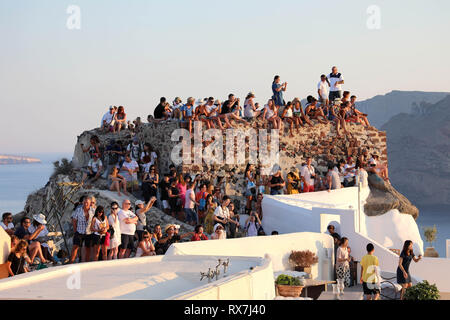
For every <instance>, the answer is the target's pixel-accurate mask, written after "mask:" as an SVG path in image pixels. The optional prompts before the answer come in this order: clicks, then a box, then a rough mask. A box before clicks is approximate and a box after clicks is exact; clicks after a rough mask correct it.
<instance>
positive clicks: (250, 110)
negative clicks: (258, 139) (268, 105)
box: [244, 92, 261, 120]
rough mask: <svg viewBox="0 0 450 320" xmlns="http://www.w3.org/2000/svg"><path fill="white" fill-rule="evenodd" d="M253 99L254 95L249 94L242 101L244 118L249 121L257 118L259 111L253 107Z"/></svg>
mask: <svg viewBox="0 0 450 320" xmlns="http://www.w3.org/2000/svg"><path fill="white" fill-rule="evenodd" d="M254 98H255V94H254V93H253V92H249V93H248V94H247V97H246V98H245V101H244V118H246V119H248V120H251V119H254V118H257V117H258V116H259V115H260V113H261V111H260V110H258V108H257V107H256V105H255V102H254V101H253V99H254Z"/></svg>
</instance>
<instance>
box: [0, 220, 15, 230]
mask: <svg viewBox="0 0 450 320" xmlns="http://www.w3.org/2000/svg"><path fill="white" fill-rule="evenodd" d="M0 226H2V228H3V229H5V230H7V229H14V224H13V223H12V222H10V223H8V225H7V226H6V225H5V224H4V223H3V221H2V222H0Z"/></svg>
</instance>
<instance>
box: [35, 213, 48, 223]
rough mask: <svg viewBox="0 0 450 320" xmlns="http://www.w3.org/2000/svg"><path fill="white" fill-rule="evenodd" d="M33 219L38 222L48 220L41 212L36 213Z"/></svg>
mask: <svg viewBox="0 0 450 320" xmlns="http://www.w3.org/2000/svg"><path fill="white" fill-rule="evenodd" d="M33 219H34V220H35V221H37V222H39V223H40V224H47V220H45V216H44V215H43V214H42V213H40V214H35V215H34V216H33Z"/></svg>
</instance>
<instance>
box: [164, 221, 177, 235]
mask: <svg viewBox="0 0 450 320" xmlns="http://www.w3.org/2000/svg"><path fill="white" fill-rule="evenodd" d="M169 228H173V229H174V230H175V225H174V224H170V223H169V224H168V225H166V227H165V228H164V232H166V233H167V230H169Z"/></svg>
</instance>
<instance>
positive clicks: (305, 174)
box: [300, 157, 316, 192]
mask: <svg viewBox="0 0 450 320" xmlns="http://www.w3.org/2000/svg"><path fill="white" fill-rule="evenodd" d="M311 163H312V159H311V157H308V158H306V164H305V165H304V166H303V167H302V170H301V171H300V174H301V179H302V181H303V192H314V179H315V177H316V171H315V169H314V167H313V166H312V165H311Z"/></svg>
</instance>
